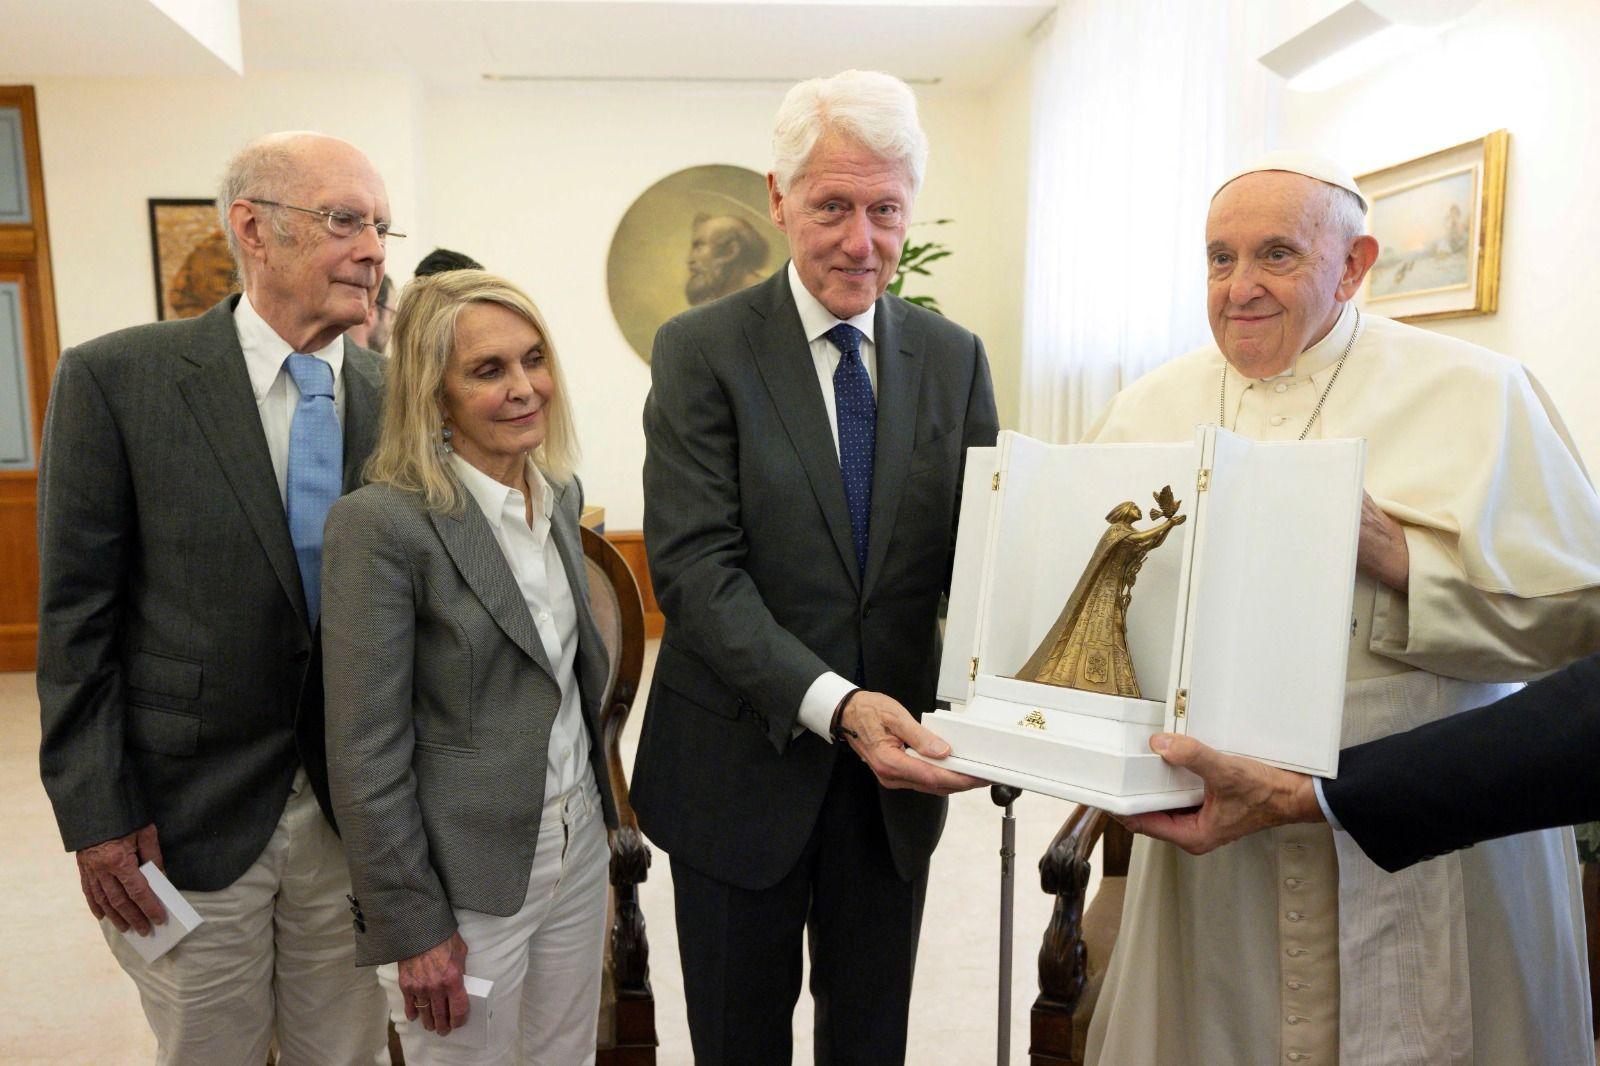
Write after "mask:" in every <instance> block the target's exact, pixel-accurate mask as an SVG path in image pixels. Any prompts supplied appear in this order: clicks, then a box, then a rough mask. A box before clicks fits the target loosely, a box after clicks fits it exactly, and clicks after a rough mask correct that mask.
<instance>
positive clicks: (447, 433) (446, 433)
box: [438, 426, 455, 455]
mask: <svg viewBox="0 0 1600 1066" xmlns="http://www.w3.org/2000/svg"><path fill="white" fill-rule="evenodd" d="M454 436H455V431H454V430H452V429H451V428H450V427H449V426H440V427H439V444H438V448H439V454H440V455H449V454H450V453H451V452H452V451H453V450H454V449H452V448H451V447H450V440H451V438H453V437H454Z"/></svg>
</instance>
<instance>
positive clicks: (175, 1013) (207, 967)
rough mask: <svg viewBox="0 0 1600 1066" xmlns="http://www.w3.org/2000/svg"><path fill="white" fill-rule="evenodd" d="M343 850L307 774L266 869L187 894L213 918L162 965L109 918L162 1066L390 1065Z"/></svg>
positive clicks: (272, 843) (263, 859)
mask: <svg viewBox="0 0 1600 1066" xmlns="http://www.w3.org/2000/svg"><path fill="white" fill-rule="evenodd" d="M349 891H350V874H349V870H348V869H347V867H346V866H345V858H344V848H343V846H342V845H341V844H340V843H339V838H338V837H337V836H335V835H334V832H333V830H332V829H331V828H329V826H328V822H327V820H326V819H325V818H323V816H322V810H321V809H320V808H319V807H318V806H317V798H316V795H315V793H313V792H312V790H311V785H310V782H309V781H307V780H306V775H305V771H304V770H301V771H300V772H299V773H297V774H296V775H295V781H294V788H293V790H292V791H291V792H290V794H289V802H288V803H287V804H286V805H285V806H284V810H283V815H282V817H280V818H279V819H278V825H277V828H276V829H274V830H273V832H272V837H271V839H269V840H268V841H267V846H266V848H265V849H264V850H263V851H262V852H261V856H260V857H259V858H258V859H256V861H255V863H254V864H253V865H252V866H251V867H250V868H249V869H248V870H246V871H245V872H244V874H243V876H241V877H240V878H239V879H238V880H237V881H235V882H234V883H233V884H231V885H229V886H228V887H227V888H225V889H223V890H222V891H220V892H185V893H184V894H183V895H184V898H185V899H187V900H188V901H189V902H190V903H191V904H193V906H194V909H195V910H196V911H198V912H199V913H200V917H201V918H203V919H205V920H204V921H203V922H202V923H201V924H200V926H199V927H198V928H196V929H195V931H194V932H192V933H190V934H189V935H188V936H187V937H185V938H184V939H183V941H182V942H181V943H179V944H178V946H177V947H175V948H173V949H172V950H171V951H169V952H167V953H166V954H165V955H163V956H162V957H161V958H159V959H157V960H156V961H155V962H152V963H148V964H147V963H146V962H145V961H144V960H143V959H142V958H140V957H139V954H138V952H136V951H134V950H133V948H132V946H130V945H129V944H128V943H127V942H126V941H125V940H124V939H123V937H122V934H121V933H119V932H117V931H116V929H115V928H114V927H113V926H112V925H111V923H110V922H109V921H102V922H101V923H100V925H101V930H102V932H104V934H105V938H106V942H107V943H109V944H110V945H111V953H112V954H113V955H115V956H116V958H117V962H118V963H120V964H121V966H122V968H123V970H125V971H126V972H127V974H128V976H129V977H131V978H133V983H134V984H135V985H137V986H138V988H139V1001H140V1003H141V1004H143V1006H144V1016H145V1018H146V1019H148V1020H149V1022H150V1028H151V1029H152V1030H154V1031H155V1035H156V1062H157V1063H158V1064H159V1066H169V1064H170V1066H190V1064H193V1066H235V1064H237V1066H261V1064H262V1063H264V1062H266V1061H267V1049H268V1047H269V1045H270V1044H271V1042H272V1038H273V1037H274V1036H276V1037H277V1039H278V1062H279V1063H280V1064H282V1066H372V1064H374V1063H387V1062H388V1061H389V1044H388V1031H387V1028H386V1026H385V1016H384V1004H383V992H382V990H381V989H380V988H379V987H378V982H377V980H376V979H375V978H374V976H373V974H372V971H371V970H369V969H365V968H358V967H357V966H356V964H355V935H354V934H353V933H352V932H351V930H350V909H349V905H348V903H347V902H346V900H345V894H346V893H347V892H349Z"/></svg>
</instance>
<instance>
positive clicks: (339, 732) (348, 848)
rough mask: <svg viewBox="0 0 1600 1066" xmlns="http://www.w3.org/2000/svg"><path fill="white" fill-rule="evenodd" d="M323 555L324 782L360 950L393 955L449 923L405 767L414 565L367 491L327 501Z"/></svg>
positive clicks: (409, 747)
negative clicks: (357, 915) (360, 925)
mask: <svg viewBox="0 0 1600 1066" xmlns="http://www.w3.org/2000/svg"><path fill="white" fill-rule="evenodd" d="M468 506H471V505H470V504H469V505H468ZM322 553H323V554H322V677H323V685H324V688H325V690H326V730H327V738H328V787H329V792H330V793H331V794H332V797H333V809H334V813H335V815H336V816H337V817H338V820H339V828H340V832H341V836H342V837H343V839H344V847H345V855H346V858H347V859H348V861H349V864H350V883H351V886H352V888H353V889H354V894H355V896H356V898H357V899H358V900H359V901H360V910H361V914H362V920H363V922H364V923H365V928H364V929H362V930H361V933H362V934H363V935H362V936H360V937H358V938H357V948H358V952H357V957H358V960H359V961H361V962H363V963H367V962H393V961H396V960H399V959H406V958H410V957H411V956H413V955H419V954H421V953H422V952H424V951H427V950H428V949H429V948H431V947H434V946H435V945H437V944H440V943H443V942H444V941H445V940H446V939H448V938H449V936H450V934H451V933H454V932H455V931H456V920H455V912H454V911H453V910H452V909H451V907H450V900H449V896H448V895H447V894H446V892H445V889H444V885H443V883H441V882H440V880H439V875H438V872H437V871H436V870H435V869H434V867H433V863H432V861H431V859H430V857H429V851H428V836H427V833H426V832H425V831H424V828H423V824H422V809H421V807H420V806H419V805H418V803H417V779H416V774H415V772H414V771H413V769H412V756H413V745H414V743H415V740H416V737H415V724H414V723H415V714H414V710H413V706H412V664H413V661H414V654H415V644H416V601H415V597H414V593H413V587H412V575H411V564H410V561H409V560H408V559H407V557H406V553H405V550H404V548H403V546H402V545H401V544H400V541H399V538H398V537H397V536H396V534H395V533H394V532H393V529H392V525H391V523H390V522H388V521H387V520H386V518H385V516H384V514H383V511H382V506H381V505H380V504H379V503H378V501H377V500H376V499H375V498H374V497H373V496H371V495H370V494H367V493H357V494H356V495H353V496H346V497H345V498H344V499H342V500H340V501H338V502H337V503H335V504H334V505H333V509H332V510H331V511H329V512H328V525H327V528H326V530H325V531H324V533H323V542H322Z"/></svg>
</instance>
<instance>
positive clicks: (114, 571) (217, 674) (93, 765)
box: [38, 296, 383, 892]
mask: <svg viewBox="0 0 1600 1066" xmlns="http://www.w3.org/2000/svg"><path fill="white" fill-rule="evenodd" d="M238 301H239V297H237V296H233V297H229V298H228V299H226V300H224V301H222V302H221V303H219V304H218V305H217V306H216V307H213V308H212V309H211V310H210V311H208V312H206V313H205V314H204V315H202V316H200V317H199V318H193V319H188V320H185V321H178V322H158V323H155V324H153V325H145V326H136V327H134V328H132V329H126V330H121V331H119V332H117V333H111V334H108V335H106V336H104V337H100V338H98V339H96V340H92V341H89V342H88V343H86V344H82V345H79V346H78V347H76V348H72V349H69V350H68V351H66V352H64V353H62V356H61V363H60V366H59V367H58V369H57V370H56V378H55V384H54V387H53V389H52V390H51V395H50V409H49V412H48V414H47V415H46V416H45V427H44V450H43V462H42V464H41V465H40V468H39V673H38V684H39V708H40V714H41V719H42V725H43V739H42V741H41V743H40V746H39V764H40V771H41V774H42V776H43V778H44V786H45V791H46V792H47V793H49V795H50V801H51V803H52V804H53V805H54V807H55V813H56V821H57V823H58V824H59V826H60V828H61V838H62V840H63V842H64V843H65V844H66V846H67V849H68V850H70V851H76V850H78V849H80V848H85V847H88V846H89V845H91V844H97V843H100V842H101V841H104V840H109V839H112V838H113V837H118V836H122V835H124V834H127V833H131V832H133V831H134V830H135V829H137V828H139V827H140V826H143V825H146V824H148V823H151V822H154V823H155V826H156V831H157V833H158V835H159V837H160V841H161V852H162V855H163V856H164V858H165V859H166V864H167V874H168V876H169V877H171V878H172V881H173V883H174V884H176V885H177V886H178V887H179V888H180V889H187V890H194V891H201V892H210V891H215V890H217V889H222V888H226V887H227V886H228V885H230V884H232V883H233V882H234V881H235V880H236V879H237V878H238V877H239V875H240V874H242V873H244V871H245V870H246V869H248V868H249V866H250V864H251V863H253V862H254V861H255V860H256V858H257V857H258V856H259V855H260V854H261V851H262V849H263V848H264V847H265V846H266V843H267V839H268V838H269V837H270V836H271V835H272V830H273V828H274V827H275V826H276V825H277V823H278V817H279V815H280V814H282V812H283V806H284V803H285V801H286V800H287V798H288V795H289V788H290V785H291V784H292V783H293V781H294V775H295V769H296V767H298V766H300V765H302V764H303V765H304V766H305V769H306V773H307V774H308V776H309V777H310V779H311V783H312V786H313V787H314V788H315V789H316V792H317V798H318V799H319V800H320V801H322V804H323V809H324V810H325V811H326V810H328V805H327V777H326V772H325V769H324V765H323V756H322V737H323V733H322V668H321V663H320V661H319V660H318V653H317V641H316V637H315V634H314V633H313V632H312V629H311V627H310V626H309V625H308V624H307V621H306V604H305V592H304V590H302V588H301V586H300V569H299V567H298V565H297V564H296V563H295V555H294V548H293V545H292V544H291V542H290V540H289V524H288V521H287V519H286V518H285V516H284V509H283V499H282V497H281V496H280V495H279V492H278V482H277V479H276V477H275V476H274V474H273V471H272V458H271V455H270V454H269V453H268V451H267V439H266V435H265V433H263V432H262V429H261V416H260V414H259V413H258V412H257V410H256V402H255V394H254V392H253V391H252V390H251V387H250V378H249V374H248V373H247V371H246V370H245V363H244V352H243V350H242V349H241V348H240V346H239V334H238V331H237V329H236V328H235V326H234V322H233V309H234V307H235V305H236V304H237V303H238ZM382 368H383V360H382V358H381V357H379V356H377V355H375V354H373V353H372V352H369V351H366V350H365V349H362V348H358V347H356V346H355V345H354V344H352V343H351V342H350V341H348V340H346V341H345V347H344V370H343V372H342V377H343V380H344V487H345V490H346V491H349V490H350V489H352V488H354V487H355V486H356V485H357V484H359V483H360V471H361V467H362V465H363V464H364V463H365V462H366V459H367V455H368V453H369V452H370V451H371V450H372V444H373V441H374V440H375V439H376V437H377V430H378V411H379V403H380V400H381V397H382V388H383V369H382Z"/></svg>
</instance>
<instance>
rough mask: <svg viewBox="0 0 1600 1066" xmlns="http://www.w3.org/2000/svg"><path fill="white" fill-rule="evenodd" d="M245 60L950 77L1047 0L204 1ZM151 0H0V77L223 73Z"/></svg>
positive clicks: (421, 73) (1015, 40)
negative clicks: (217, 8) (234, 22)
mask: <svg viewBox="0 0 1600 1066" xmlns="http://www.w3.org/2000/svg"><path fill="white" fill-rule="evenodd" d="M213 2H237V4H238V9H239V21H240V28H241V34H242V37H243V42H244V66H245V72H246V73H247V74H248V73H250V72H252V71H268V70H288V69H329V68H342V69H346V70H353V69H367V70H372V69H382V70H402V71H410V72H412V73H414V74H416V75H417V76H418V77H420V78H421V79H422V80H423V81H424V82H426V83H429V84H452V83H453V84H465V83H477V82H481V81H482V80H483V79H484V76H485V75H491V76H504V77H513V78H539V79H601V80H609V79H672V80H705V81H713V82H715V81H745V80H749V81H770V82H773V83H785V82H791V81H794V80H796V79H798V78H803V77H810V76H813V75H818V74H827V73H832V72H834V71H837V70H842V69H845V68H847V67H870V68H876V69H881V70H888V71H890V72H892V73H895V74H898V75H899V76H901V77H903V78H906V79H908V80H912V81H915V82H918V83H923V84H928V83H937V84H941V85H944V86H947V87H950V88H956V89H974V88H981V87H983V86H985V85H988V84H989V83H990V82H992V81H993V80H995V78H997V77H998V76H999V75H1000V74H1002V73H1004V72H1005V71H1006V70H1008V69H1009V68H1010V67H1011V65H1012V64H1014V63H1016V62H1019V61H1020V60H1021V58H1022V56H1023V55H1024V54H1025V50H1026V47H1027V44H1026V38H1027V34H1028V31H1029V30H1030V29H1031V28H1032V27H1034V26H1035V25H1036V24H1038V23H1039V22H1040V21H1041V19H1043V18H1044V17H1045V16H1046V15H1047V14H1048V13H1049V12H1050V11H1051V10H1052V9H1053V8H1054V6H1055V0H920V2H917V0H876V2H872V3H865V2H861V0H811V2H792V0H791V2H779V0H699V2H693V3H685V2H679V0H633V2H629V3H619V2H611V0H213ZM227 73H229V72H228V71H227V68H226V66H225V65H224V64H223V63H222V62H221V61H220V60H218V59H217V58H216V57H215V56H214V55H212V54H211V53H210V52H209V51H207V50H206V49H205V48H204V47H203V46H202V45H200V44H199V43H198V42H196V41H195V40H194V39H193V38H191V37H189V36H188V35H187V34H186V33H184V32H183V31H182V30H181V29H179V28H178V27H177V26H176V25H175V24H174V23H173V22H171V21H170V20H169V19H167V18H166V16H164V15H162V14H161V13H160V12H159V11H158V10H157V8H156V7H155V6H154V5H153V4H152V3H151V2H150V0H48V2H42V0H0V82H5V81H17V80H22V79H26V78H37V77H48V76H60V75H67V76H72V75H85V76H89V75H101V76H104V75H154V74H165V75H189V74H213V75H215V74H227Z"/></svg>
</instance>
